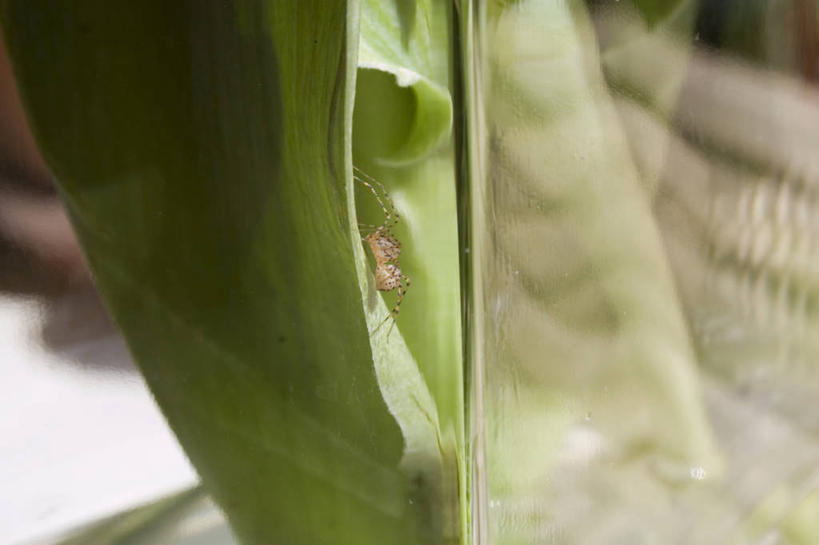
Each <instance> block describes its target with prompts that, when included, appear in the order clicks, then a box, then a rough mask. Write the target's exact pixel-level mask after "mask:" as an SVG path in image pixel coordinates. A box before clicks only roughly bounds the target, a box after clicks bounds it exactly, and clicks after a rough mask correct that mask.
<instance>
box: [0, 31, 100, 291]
mask: <svg viewBox="0 0 819 545" xmlns="http://www.w3.org/2000/svg"><path fill="white" fill-rule="evenodd" d="M89 282H90V276H89V274H88V270H87V267H86V265H85V262H84V260H83V256H82V253H81V251H80V248H79V245H78V243H77V240H76V238H75V236H74V232H73V231H72V229H71V225H70V223H69V222H68V218H67V217H66V213H65V210H64V209H63V206H62V203H61V202H60V200H59V198H58V196H57V194H56V191H55V190H54V187H53V185H52V183H51V175H50V173H49V171H48V167H47V166H46V164H45V162H44V161H43V158H42V157H41V155H40V153H39V151H38V149H37V145H36V144H35V142H34V137H33V136H32V134H31V130H30V129H29V127H28V124H27V122H26V117H25V114H24V112H23V108H22V104H21V101H20V96H19V94H18V92H17V88H16V85H15V82H14V74H13V71H12V67H11V63H10V62H9V58H8V55H7V52H6V48H5V42H3V41H2V40H0V292H17V293H27V294H40V295H55V294H57V293H61V292H63V291H65V290H66V289H68V288H70V287H72V286H76V285H78V284H80V285H88V284H89Z"/></svg>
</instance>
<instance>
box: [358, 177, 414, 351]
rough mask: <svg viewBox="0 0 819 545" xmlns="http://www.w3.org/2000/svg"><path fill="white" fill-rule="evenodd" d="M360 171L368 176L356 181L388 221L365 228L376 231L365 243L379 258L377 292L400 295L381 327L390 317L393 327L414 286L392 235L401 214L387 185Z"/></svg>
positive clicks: (376, 262) (370, 234)
mask: <svg viewBox="0 0 819 545" xmlns="http://www.w3.org/2000/svg"><path fill="white" fill-rule="evenodd" d="M356 171H357V172H358V173H359V174H361V175H362V176H364V178H360V177H357V176H356V177H355V179H356V180H357V181H358V182H360V183H361V184H362V185H364V186H365V187H366V188H367V189H369V190H370V191H371V192H372V194H373V195H375V198H376V200H377V201H378V204H379V205H380V206H381V210H382V211H383V212H384V216H385V218H384V223H383V224H382V225H380V226H378V227H374V226H365V227H369V228H371V229H373V231H372V232H371V233H369V234H368V235H367V236H365V237H364V238H363V240H364V242H366V243H367V246H368V247H369V248H370V253H372V255H373V259H375V289H377V290H378V291H393V290H397V293H398V299H397V300H396V302H395V306H394V307H393V309H392V310H391V311H390V313H389V314H388V315H387V317H386V318H384V321H383V322H381V324H379V326H378V327H381V326H382V325H384V323H385V322H386V321H387V320H389V319H390V318H392V319H393V324H392V325H395V317H396V316H398V312H399V309H400V308H401V303H402V302H403V301H404V296H405V295H406V293H407V289H408V288H409V286H410V279H409V277H408V276H407V275H405V274H404V273H403V271H401V264H400V263H399V261H398V258H399V257H400V255H401V243H400V242H399V241H398V239H397V238H396V237H395V235H393V233H392V227H394V226H395V224H397V223H398V213H397V212H396V211H395V206H394V205H393V203H392V200H391V199H390V197H389V195H388V194H387V191H386V190H385V189H384V186H382V185H381V184H380V183H379V182H377V181H376V180H374V179H373V178H370V177H369V176H367V175H366V174H364V173H363V172H361V171H360V170H358V169H356ZM373 184H376V185H377V186H378V187H379V188H380V189H381V191H382V192H383V194H384V198H383V199H382V198H381V196H380V195H379V194H378V191H377V190H376V188H375V186H374V185H373ZM385 203H386V204H385ZM392 325H391V326H390V331H392ZM376 329H378V328H376ZM387 335H388V336H389V332H387Z"/></svg>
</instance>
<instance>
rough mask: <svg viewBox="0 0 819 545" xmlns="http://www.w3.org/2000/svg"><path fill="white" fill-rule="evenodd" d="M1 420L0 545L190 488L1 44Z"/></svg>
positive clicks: (185, 466)
mask: <svg viewBox="0 0 819 545" xmlns="http://www.w3.org/2000/svg"><path fill="white" fill-rule="evenodd" d="M0 414H2V417H0V543H4V544H5V543H9V544H18V543H20V544H23V543H39V542H43V541H42V540H46V541H45V542H49V541H48V540H49V539H50V538H53V537H55V536H57V535H59V534H61V533H62V532H65V531H66V530H69V529H71V528H74V527H77V526H79V525H81V524H85V523H88V522H90V521H92V520H95V519H99V518H103V517H106V516H109V515H112V514H114V513H116V512H119V511H122V510H125V509H130V508H133V507H135V506H137V505H140V504H144V503H149V502H152V501H154V500H156V499H157V498H158V497H162V496H165V495H168V494H170V493H173V492H177V491H179V490H181V489H185V488H189V487H191V486H194V485H195V484H196V483H197V477H196V474H195V473H194V471H193V469H192V468H191V466H190V464H189V463H188V461H187V459H186V458H185V455H184V453H183V452H182V450H181V449H180V448H179V446H178V445H177V443H176V440H175V439H174V437H173V434H172V433H171V431H170V430H169V429H168V427H167V424H166V423H165V421H164V419H163V417H162V415H161V414H160V412H159V410H158V408H157V407H156V405H155V403H154V401H153V399H152V398H151V396H150V393H149V392H148V391H147V389H146V387H145V384H144V382H143V381H142V378H141V376H140V375H139V372H138V371H137V369H136V367H135V366H134V364H133V362H132V361H131V358H130V356H129V354H128V350H127V349H126V347H125V345H124V343H123V341H122V339H121V337H120V335H119V334H118V333H117V331H116V329H115V327H114V325H113V323H112V322H111V320H110V319H109V317H108V315H107V314H106V311H105V309H104V308H103V305H102V303H101V301H100V299H99V297H98V296H97V293H96V292H95V290H94V286H93V282H92V279H91V276H90V274H89V271H88V269H87V268H86V266H85V263H84V261H83V256H82V253H81V251H80V249H79V247H78V245H77V241H76V239H75V238H74V235H73V233H72V230H71V226H70V224H69V221H68V218H67V217H66V214H65V211H64V209H63V207H62V205H61V203H60V200H59V197H58V195H57V193H56V191H55V189H54V186H53V185H52V183H51V178H50V175H49V172H48V168H47V167H46V165H45V163H44V162H43V158H42V157H40V155H39V153H38V151H37V147H36V145H35V143H34V139H33V137H32V135H31V133H30V131H29V130H28V127H27V125H26V120H25V116H24V114H23V110H22V108H21V104H20V98H19V96H18V94H17V91H16V89H15V85H14V78H13V74H12V70H11V66H10V65H9V60H8V57H7V55H6V51H5V47H4V46H3V45H2V42H0ZM218 522H219V519H218V515H217V523H218Z"/></svg>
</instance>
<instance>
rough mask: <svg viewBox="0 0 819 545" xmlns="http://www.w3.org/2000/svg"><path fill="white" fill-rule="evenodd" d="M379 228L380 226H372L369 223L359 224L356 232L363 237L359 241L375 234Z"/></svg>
mask: <svg viewBox="0 0 819 545" xmlns="http://www.w3.org/2000/svg"><path fill="white" fill-rule="evenodd" d="M380 227H381V226H379V225H373V224H371V223H359V224H358V232H359V233H360V234H363V235H364V236H363V237H361V240H364V239H366V238H367V235H369V234H370V233H374V232H376V231H377V230H378V229H379V228H380ZM364 231H366V234H365V233H364Z"/></svg>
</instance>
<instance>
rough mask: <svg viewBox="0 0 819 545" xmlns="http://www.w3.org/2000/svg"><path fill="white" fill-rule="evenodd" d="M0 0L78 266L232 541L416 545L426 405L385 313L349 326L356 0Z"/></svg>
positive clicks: (435, 534)
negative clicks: (58, 3) (85, 269)
mask: <svg viewBox="0 0 819 545" xmlns="http://www.w3.org/2000/svg"><path fill="white" fill-rule="evenodd" d="M0 5H2V19H3V25H4V29H5V36H6V39H7V41H8V44H9V49H10V51H11V53H12V56H13V59H14V64H15V70H16V73H17V77H18V80H19V83H20V85H21V87H22V90H23V94H24V97H25V102H26V104H27V107H28V110H29V114H30V120H31V123H32V125H33V127H34V130H35V132H36V134H37V136H38V139H39V142H40V145H41V147H42V150H43V153H44V155H45V157H46V158H47V160H48V161H49V164H50V165H51V168H52V170H53V173H54V175H55V176H56V178H57V180H58V182H59V186H60V189H61V192H62V194H63V196H64V198H65V201H66V203H67V206H68V209H69V212H70V214H71V217H72V220H73V222H74V225H75V228H76V230H77V232H78V234H79V237H80V239H81V241H82V244H83V247H84V249H85V251H86V255H87V257H88V260H89V263H90V264H91V267H92V269H93V271H94V275H95V277H96V280H97V284H98V286H99V288H100V290H101V291H102V293H103V295H104V298H105V300H106V302H107V304H108V306H109V308H110V309H111V311H112V312H113V314H114V316H115V318H116V320H117V322H118V324H119V325H120V327H121V328H122V330H123V331H124V333H125V336H126V338H127V340H128V343H129V346H130V347H131V350H132V351H133V353H134V355H135V357H136V359H137V361H138V362H139V364H140V366H141V368H142V370H143V372H144V375H145V377H146V380H147V382H148V384H149V386H150V387H151V390H152V391H153V393H154V395H155V396H156V399H157V401H158V402H159V404H160V406H161V408H162V410H163V411H164V413H165V415H166V417H167V418H168V421H169V423H170V424H171V426H172V428H173V429H174V431H175V433H176V434H177V437H178V438H179V440H180V442H181V443H182V445H183V446H184V448H185V450H186V452H187V453H188V455H189V456H190V458H191V460H192V461H193V463H194V465H195V466H196V468H197V470H198V471H199V473H200V475H201V477H202V480H203V482H204V483H205V485H206V486H207V487H208V489H209V490H210V491H211V492H212V494H213V495H214V497H215V498H216V500H217V501H218V502H219V503H220V505H221V506H222V507H223V508H224V510H225V511H226V513H227V515H228V517H229V519H230V521H231V524H232V525H233V527H234V529H235V531H236V533H237V535H238V537H239V538H240V539H242V541H243V542H245V543H263V544H272V543H293V544H296V543H311V544H317V543H334V544H339V543H355V544H366V543H373V544H376V543H377V544H381V543H386V542H389V543H433V542H439V541H440V532H441V522H440V519H441V515H440V513H441V511H442V510H441V506H440V504H439V502H440V501H441V500H440V497H441V488H440V487H441V471H442V468H441V460H440V447H439V440H438V436H437V433H438V432H437V415H436V412H435V404H434V403H433V402H432V399H431V398H430V396H429V393H428V392H427V390H426V386H425V384H424V382H423V380H422V378H421V375H420V374H419V373H418V369H417V367H416V366H415V363H414V361H413V358H412V356H411V355H410V353H409V352H408V350H407V349H406V346H405V345H404V342H403V339H402V337H401V334H400V331H399V330H398V329H396V331H394V332H392V335H391V337H390V338H389V339H387V338H386V335H385V333H386V331H385V330H386V328H382V330H380V331H379V332H378V333H377V334H376V335H374V336H373V337H371V336H370V334H369V332H368V325H367V324H369V329H370V330H373V329H375V327H374V324H377V323H378V322H380V321H381V320H382V319H383V317H384V316H385V315H386V313H387V307H386V305H385V304H384V303H383V302H382V301H381V299H380V298H378V297H375V294H376V292H375V291H374V290H373V289H372V287H371V286H370V284H369V281H368V279H369V275H368V273H367V271H366V261H365V258H364V254H363V249H362V247H361V243H360V240H359V236H358V232H357V230H356V227H355V221H354V219H353V218H352V216H353V215H354V214H355V211H354V207H353V200H352V194H351V192H350V188H351V187H352V186H351V184H352V181H351V179H350V178H349V172H350V169H351V164H350V149H351V142H350V138H351V112H352V90H353V85H354V81H355V67H356V47H355V45H356V43H357V38H358V36H357V17H356V15H357V14H356V9H357V6H356V4H355V3H354V2H353V3H351V6H350V10H351V11H350V14H349V18H348V12H347V10H348V6H347V3H346V2H343V1H332V2H324V1H322V2H319V1H312V2H304V1H296V0H292V1H282V0H267V1H263V0H258V1H253V0H236V1H233V2H224V1H217V0H208V1H202V2H196V3H190V4H188V3H177V2H170V3H169V2H164V1H163V0H145V1H141V2H124V1H120V2H110V1H102V0H98V1H92V2H78V3H72V4H70V5H66V6H63V7H61V9H59V10H57V9H54V7H53V5H52V4H51V3H49V2H47V1H46V0H33V1H32V0H19V1H16V0H5V1H3V2H2V4H0ZM436 92H438V91H436ZM439 102H440V101H439ZM436 104H438V103H436ZM437 107H438V106H435V105H434V104H433V110H435V108H437ZM432 117H433V118H437V117H439V116H438V115H437V114H435V115H433V116H432ZM422 125H423V124H422ZM422 129H423V127H422V128H421V129H419V130H420V131H421V133H423V132H424V130H422ZM416 133H418V131H416ZM422 136H423V134H422ZM441 138H444V137H443V136H440V135H439V136H438V139H439V140H440V139H441ZM423 140H424V139H423V138H418V137H415V138H411V139H410V140H409V142H410V143H409V144H408V146H407V147H406V149H405V151H404V152H402V153H403V155H400V157H401V159H402V160H406V159H407V157H408V156H409V155H412V154H413V153H417V150H419V149H422V148H424V147H425V146H426V147H427V148H429V149H430V150H431V149H434V147H435V145H429V146H427V145H426V144H424V142H423ZM419 142H420V144H419ZM408 154H409V155H408ZM362 295H363V296H364V297H363V298H362ZM407 306H408V308H409V302H408V303H407ZM365 315H366V319H365ZM399 325H400V324H399ZM451 331H453V330H452V329H450V332H451ZM371 344H372V348H371ZM373 351H374V352H375V355H376V357H375V358H373ZM453 363H454V362H453ZM449 500H450V501H453V500H454V497H453V496H452V495H449Z"/></svg>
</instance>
